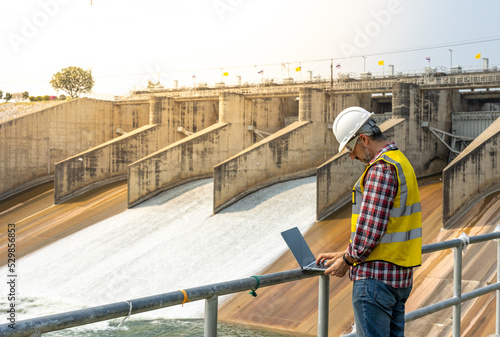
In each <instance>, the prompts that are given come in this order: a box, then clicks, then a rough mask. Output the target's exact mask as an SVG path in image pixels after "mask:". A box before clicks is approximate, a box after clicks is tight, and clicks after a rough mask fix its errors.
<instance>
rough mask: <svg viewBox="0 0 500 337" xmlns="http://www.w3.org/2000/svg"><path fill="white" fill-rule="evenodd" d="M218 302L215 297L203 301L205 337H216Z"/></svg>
mask: <svg viewBox="0 0 500 337" xmlns="http://www.w3.org/2000/svg"><path fill="white" fill-rule="evenodd" d="M218 302H219V301H218V297H217V295H214V296H212V297H210V298H207V299H205V333H204V336H205V337H216V336H217V310H218V308H217V307H218Z"/></svg>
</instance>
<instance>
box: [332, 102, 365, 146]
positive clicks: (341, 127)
mask: <svg viewBox="0 0 500 337" xmlns="http://www.w3.org/2000/svg"><path fill="white" fill-rule="evenodd" d="M372 115H373V112H368V111H367V110H365V109H363V108H361V107H359V106H353V107H350V108H347V109H344V110H343V111H342V112H341V113H340V114H339V115H338V116H337V118H335V121H334V122H333V134H334V135H335V138H337V141H338V142H339V143H340V146H339V152H341V151H342V150H343V149H344V147H345V145H346V144H347V143H349V141H350V140H351V139H352V138H353V137H355V136H356V132H358V131H359V129H361V127H362V126H363V125H365V123H366V122H368V120H369V119H370V117H371V116H372Z"/></svg>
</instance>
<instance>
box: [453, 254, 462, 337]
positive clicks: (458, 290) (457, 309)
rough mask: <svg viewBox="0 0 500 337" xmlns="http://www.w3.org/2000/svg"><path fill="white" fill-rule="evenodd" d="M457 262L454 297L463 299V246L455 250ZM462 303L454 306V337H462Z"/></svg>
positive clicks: (455, 265)
mask: <svg viewBox="0 0 500 337" xmlns="http://www.w3.org/2000/svg"><path fill="white" fill-rule="evenodd" d="M453 250H454V252H455V262H454V266H453V297H458V298H462V246H460V247H456V248H453ZM461 316H462V303H458V304H456V305H454V306H453V337H460V318H461Z"/></svg>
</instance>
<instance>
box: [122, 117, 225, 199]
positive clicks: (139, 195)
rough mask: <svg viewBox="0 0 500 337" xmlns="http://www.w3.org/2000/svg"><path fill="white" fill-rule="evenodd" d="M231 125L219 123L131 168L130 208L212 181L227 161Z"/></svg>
mask: <svg viewBox="0 0 500 337" xmlns="http://www.w3.org/2000/svg"><path fill="white" fill-rule="evenodd" d="M228 129H229V124H227V123H217V124H214V125H212V126H209V127H208V128H206V129H204V130H202V131H200V132H197V133H196V134H194V135H191V136H188V137H186V138H184V139H183V140H180V141H178V142H175V143H174V144H171V145H169V146H167V147H166V148H163V149H161V150H160V151H158V152H155V153H153V154H151V155H149V156H147V157H144V158H142V159H140V160H138V161H136V162H134V163H132V164H130V165H129V167H128V207H133V206H135V205H137V204H139V203H141V202H143V201H145V200H147V199H150V198H152V197H154V196H155V195H157V194H158V193H161V192H163V191H165V190H167V189H170V188H173V187H175V186H178V185H181V184H185V183H187V182H189V181H192V180H196V179H202V178H207V177H211V176H212V175H213V167H214V165H216V164H217V163H219V162H221V161H222V160H224V159H225V158H227V157H228V148H229V147H228V143H229V137H228V134H229V130H228Z"/></svg>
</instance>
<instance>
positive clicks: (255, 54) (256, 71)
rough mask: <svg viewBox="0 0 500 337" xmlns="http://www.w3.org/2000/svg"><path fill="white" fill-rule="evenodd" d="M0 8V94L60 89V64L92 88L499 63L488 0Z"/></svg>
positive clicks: (97, 93)
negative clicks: (56, 82)
mask: <svg viewBox="0 0 500 337" xmlns="http://www.w3.org/2000/svg"><path fill="white" fill-rule="evenodd" d="M0 8H1V12H0V90H2V91H3V92H4V93H5V92H10V93H15V92H24V91H28V92H29V93H30V95H34V96H38V95H42V96H43V95H56V94H62V93H63V92H57V91H55V90H54V89H53V88H51V86H50V84H49V82H50V80H51V78H52V76H53V75H54V74H55V73H57V72H59V71H61V70H62V69H63V68H66V67H69V66H77V67H81V68H83V69H85V70H91V72H92V75H93V77H94V79H95V86H94V88H93V93H92V94H91V97H96V98H109V97H113V96H114V95H126V94H129V93H130V92H131V91H132V90H135V89H141V88H144V87H145V86H146V85H147V83H148V81H153V82H157V81H160V83H161V84H162V85H163V86H164V87H166V88H173V87H174V86H175V85H176V83H177V85H178V86H179V87H182V86H186V87H190V86H193V85H199V84H200V83H208V84H209V85H213V84H215V83H217V82H221V81H222V82H224V83H226V84H237V83H238V82H239V81H241V82H242V83H245V82H249V83H259V82H261V81H264V80H266V79H273V80H274V81H276V82H280V81H282V79H283V78H287V77H292V78H293V79H295V80H306V79H308V78H309V76H311V75H312V76H321V77H322V78H328V79H329V78H330V76H331V65H332V64H333V65H334V67H333V69H334V74H333V76H334V77H338V76H339V74H340V73H342V74H359V73H363V72H371V73H372V74H373V75H382V74H384V75H385V74H388V73H389V69H390V67H389V65H393V66H394V71H395V72H396V73H399V72H403V73H406V72H422V71H423V69H424V68H425V67H431V68H438V69H442V70H449V68H450V66H461V67H462V68H463V69H464V70H467V69H473V68H474V67H476V68H480V67H482V65H483V62H484V61H483V60H482V59H483V58H487V59H488V62H489V66H490V67H492V66H495V65H498V66H499V68H500V29H498V27H499V26H498V13H499V12H500V1H497V0H476V1H466V0H439V1H438V0H288V1H285V0H141V1H138V0H135V1H132V0H78V1H76V0H23V1H6V0H0ZM450 49H451V50H452V51H450ZM478 54H481V56H480V58H476V56H477V55H478ZM427 58H430V61H429V60H427ZM380 61H383V65H379V62H380ZM380 63H381V62H380ZM297 69H300V71H297ZM225 73H226V76H223V75H224V74H225ZM176 81H177V82H176Z"/></svg>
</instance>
